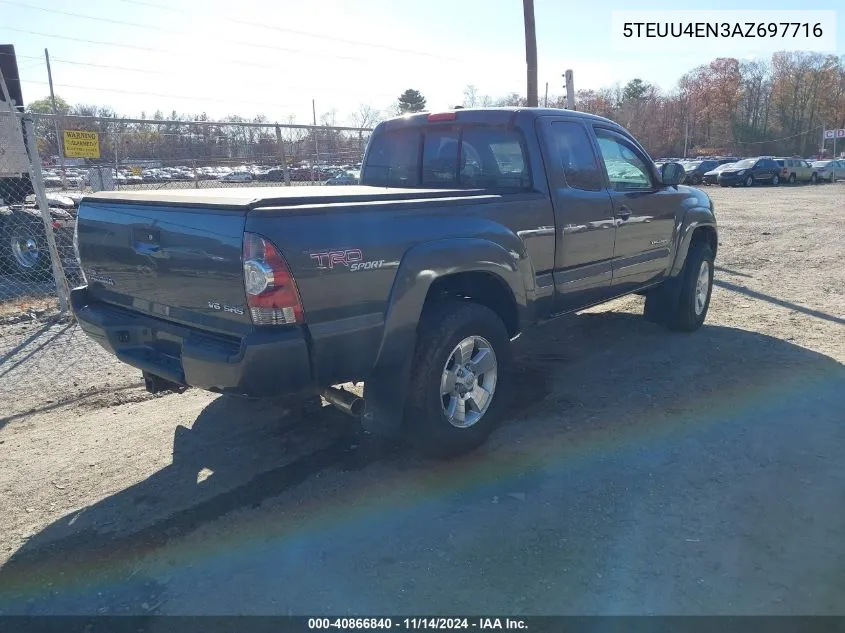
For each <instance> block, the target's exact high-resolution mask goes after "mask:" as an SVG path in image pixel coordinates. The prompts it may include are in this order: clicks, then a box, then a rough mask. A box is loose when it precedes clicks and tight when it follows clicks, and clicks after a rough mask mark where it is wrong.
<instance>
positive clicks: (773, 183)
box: [772, 174, 780, 187]
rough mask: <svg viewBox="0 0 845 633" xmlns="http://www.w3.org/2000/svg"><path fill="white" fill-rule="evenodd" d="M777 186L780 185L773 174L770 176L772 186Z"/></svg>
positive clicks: (778, 179)
mask: <svg viewBox="0 0 845 633" xmlns="http://www.w3.org/2000/svg"><path fill="white" fill-rule="evenodd" d="M779 184H780V178H779V177H778V175H777V174H775V175H774V176H772V186H773V187H777V186H778V185H779Z"/></svg>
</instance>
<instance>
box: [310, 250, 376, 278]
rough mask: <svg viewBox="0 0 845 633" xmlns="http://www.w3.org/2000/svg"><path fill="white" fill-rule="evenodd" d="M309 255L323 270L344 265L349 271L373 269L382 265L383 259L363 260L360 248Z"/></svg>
mask: <svg viewBox="0 0 845 633" xmlns="http://www.w3.org/2000/svg"><path fill="white" fill-rule="evenodd" d="M309 255H310V257H311V259H313V260H314V261H316V262H317V268H320V269H324V270H334V268H335V267H336V266H346V268H348V269H349V271H350V272H355V271H358V270H373V269H376V268H381V267H382V266H384V260H383V259H375V260H371V261H368V262H365V261H363V259H364V254H363V253H362V252H361V249H360V248H348V249H345V250H342V251H324V252H322V253H309Z"/></svg>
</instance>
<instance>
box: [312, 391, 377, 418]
mask: <svg viewBox="0 0 845 633" xmlns="http://www.w3.org/2000/svg"><path fill="white" fill-rule="evenodd" d="M320 395H321V396H322V397H323V398H325V400H326V402H328V403H329V404H330V405H332V406H333V407H335V408H336V409H339V410H340V411H343V412H344V413H345V414H346V415H349V416H352V417H353V418H361V416H363V415H364V411H365V409H366V403H365V402H364V399H363V398H361V397H359V396H356V395H355V394H354V393H350V392H348V391H346V390H345V389H338V388H337V387H328V388H327V389H324V390H323V391H322V392H321V393H320Z"/></svg>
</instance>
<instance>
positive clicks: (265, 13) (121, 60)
mask: <svg viewBox="0 0 845 633" xmlns="http://www.w3.org/2000/svg"><path fill="white" fill-rule="evenodd" d="M796 4H797V3H795V2H792V1H782V0H763V1H758V0H745V1H744V2H743V3H741V8H742V9H744V10H754V11H758V12H759V15H760V19H761V20H764V19H766V15H767V14H768V12H770V11H771V10H774V9H794V8H795V7H796ZM838 4H839V2H834V1H829V0H815V1H814V2H813V3H812V7H810V8H812V9H836V8H837V5H838ZM666 6H667V3H666V2H665V0H664V1H661V2H639V3H637V4H636V5H635V6H632V4H631V3H630V2H622V1H618V0H609V1H603V2H601V3H597V2H585V1H583V0H579V1H575V0H535V19H536V27H537V48H538V60H539V86H540V99H541V102H542V99H543V93H544V89H545V84H546V82H548V83H549V93H550V94H553V95H554V94H561V93H562V92H563V88H562V84H563V78H562V76H561V75H562V74H563V72H564V71H565V70H566V69H567V68H571V69H572V70H573V71H574V83H575V87H576V89H590V88H592V89H595V88H601V87H607V86H611V85H613V84H614V83H616V82H621V83H623V84H624V83H625V82H627V81H629V80H630V79H633V78H635V77H640V78H642V79H645V80H646V81H649V82H652V83H656V84H658V85H659V86H661V87H662V88H664V89H671V88H672V87H673V86H674V85H675V83H676V82H677V80H678V79H679V78H680V77H681V76H682V75H683V74H684V73H685V72H687V71H689V70H691V69H692V68H694V67H695V66H698V65H700V64H706V63H708V62H709V61H711V60H712V59H714V58H715V57H718V56H720V55H731V56H736V57H741V58H754V57H768V56H769V55H770V53H766V52H761V51H758V50H755V49H754V43H753V41H750V42H749V41H740V40H731V41H730V42H729V43H728V44H726V45H725V46H726V48H725V47H720V48H715V47H714V46H713V45H711V44H706V43H705V44H701V45H697V44H696V45H690V46H689V47H688V48H686V49H684V50H682V51H680V52H679V51H677V50H671V51H652V52H642V53H636V52H631V51H629V50H621V49H620V48H619V47H618V46H615V45H613V44H612V41H611V40H612V38H611V12H612V11H613V10H623V9H625V10H630V9H632V8H636V9H642V10H646V9H651V10H655V9H664V8H665V7H666ZM673 8H682V7H677V6H674V7H673ZM695 8H698V7H695ZM707 8H708V9H710V10H714V11H717V12H718V14H719V15H720V16H721V15H722V14H724V16H725V17H727V15H728V14H727V13H725V11H726V10H727V9H732V8H737V4H736V2H710V3H708V4H707ZM69 14H77V15H69ZM78 16H88V17H78ZM92 18H95V19H92ZM843 21H845V10H843V11H839V13H838V14H837V15H836V30H837V31H838V33H840V34H842V35H840V37H839V39H838V42H837V45H836V50H835V51H833V50H831V51H830V52H835V53H837V54H839V55H843V54H845V48H843V41H845V23H843ZM0 43H3V44H6V43H9V44H14V45H15V49H16V52H17V55H18V64H19V68H20V73H21V77H22V79H23V84H22V88H23V95H24V100H25V101H26V102H29V101H32V100H35V99H38V98H41V97H43V96H45V95H47V94H48V93H49V89H48V85H47V72H46V67H45V64H44V59H43V57H44V49H45V48H47V49H49V51H50V57H51V64H52V70H53V81H54V85H55V91H56V94H57V95H59V96H61V97H63V98H64V99H66V100H67V101H69V102H70V103H95V104H98V105H108V106H110V107H112V108H114V109H115V110H116V111H117V112H118V113H120V114H122V115H126V116H138V115H140V114H141V112H142V111H143V112H146V114H147V116H151V115H152V113H153V112H154V111H155V110H161V111H162V112H164V113H165V114H169V113H170V112H171V111H172V110H176V111H177V112H180V113H192V114H199V113H201V112H205V113H207V114H208V116H209V117H210V118H212V119H215V118H220V117H222V116H225V115H229V114H237V115H240V116H243V117H252V116H254V115H256V114H259V113H261V114H264V115H266V116H267V117H268V119H269V120H270V121H279V122H286V121H288V119H289V117H290V116H293V117H294V118H295V120H296V122H297V123H310V122H311V117H312V103H311V101H312V99H313V100H314V102H315V108H316V112H317V116H318V118H321V117H322V115H323V114H324V113H328V112H332V111H333V112H334V121H335V122H336V123H337V124H339V125H342V124H351V123H352V118H351V114H352V113H353V112H354V111H356V110H357V109H358V108H359V107H360V106H361V105H362V104H363V105H369V106H372V107H374V108H377V109H387V108H389V107H391V106H392V105H393V104H394V103H395V101H396V98H397V96H398V95H399V94H400V93H401V92H403V91H404V90H405V89H407V88H414V89H417V90H419V91H420V92H422V94H423V95H424V96H425V97H426V98H427V101H428V106H429V109H432V110H437V109H446V108H449V107H451V106H453V105H455V104H459V103H461V101H462V99H463V91H464V88H465V87H466V86H467V85H469V84H472V85H475V86H476V87H477V89H478V92H479V93H480V94H489V95H490V96H492V97H494V98H496V97H501V96H504V95H506V94H508V93H511V92H517V93H520V94H524V92H525V42H524V31H523V12H522V2H520V1H519V0H486V1H485V0H421V1H420V0H413V1H412V0H354V1H353V0H237V1H235V0H85V1H84V2H75V3H71V2H67V1H61V0H20V1H11V0H0Z"/></svg>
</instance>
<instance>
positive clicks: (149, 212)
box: [77, 200, 251, 334]
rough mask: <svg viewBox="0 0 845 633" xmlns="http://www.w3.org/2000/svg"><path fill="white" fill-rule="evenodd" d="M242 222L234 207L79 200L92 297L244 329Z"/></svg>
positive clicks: (82, 252) (213, 326) (209, 325)
mask: <svg viewBox="0 0 845 633" xmlns="http://www.w3.org/2000/svg"><path fill="white" fill-rule="evenodd" d="M245 220H246V209H239V208H207V207H194V208H189V207H180V206H178V205H174V206H171V205H154V204H125V203H123V204H121V203H119V202H114V201H108V200H103V201H99V200H83V202H82V204H81V205H80V208H79V214H78V221H77V231H78V242H79V257H80V260H81V262H82V268H83V271H84V272H85V275H86V277H87V280H88V286H89V293H90V296H91V297H92V298H93V299H96V300H99V301H102V302H105V303H111V304H114V305H119V306H122V307H125V308H129V309H132V310H135V311H138V312H142V313H145V314H150V315H152V316H156V317H159V318H163V319H166V320H169V321H174V322H179V323H184V324H187V325H194V326H197V327H201V328H203V329H209V330H218V331H222V332H228V333H230V334H231V333H235V332H246V331H248V330H249V329H251V320H250V317H249V311H248V310H247V309H246V308H245V303H246V295H245V292H244V283H243V264H242V261H241V256H242V241H243V231H244V223H245Z"/></svg>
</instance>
